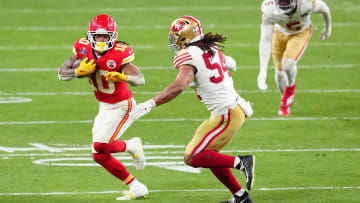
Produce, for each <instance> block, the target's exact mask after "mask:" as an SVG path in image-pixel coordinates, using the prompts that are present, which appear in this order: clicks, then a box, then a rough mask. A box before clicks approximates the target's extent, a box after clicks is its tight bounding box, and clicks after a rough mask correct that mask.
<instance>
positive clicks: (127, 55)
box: [117, 44, 135, 65]
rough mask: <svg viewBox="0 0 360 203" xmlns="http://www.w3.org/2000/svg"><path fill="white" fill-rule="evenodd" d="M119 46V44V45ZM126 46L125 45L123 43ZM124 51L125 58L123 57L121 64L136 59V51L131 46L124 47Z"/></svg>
mask: <svg viewBox="0 0 360 203" xmlns="http://www.w3.org/2000/svg"><path fill="white" fill-rule="evenodd" d="M121 45H122V44H121ZM117 46H119V44H118V45H117ZM123 46H125V45H123ZM124 48H125V49H124V52H123V54H124V55H123V59H122V62H121V64H122V65H123V64H127V63H130V62H131V61H133V60H134V59H135V53H134V50H133V49H132V48H131V47H128V46H126V47H124Z"/></svg>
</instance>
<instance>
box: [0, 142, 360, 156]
mask: <svg viewBox="0 0 360 203" xmlns="http://www.w3.org/2000/svg"><path fill="white" fill-rule="evenodd" d="M145 146H146V145H144V147H145ZM9 148H10V147H0V151H8V150H9ZM183 148H184V150H183V151H161V152H144V153H145V154H146V155H153V154H165V155H169V154H184V152H185V146H184V147H183ZM28 151H39V150H28ZM77 151H82V150H77ZM83 151H90V146H89V147H88V148H86V149H83ZM359 151H360V148H320V149H247V150H221V152H223V153H235V152H236V153H264V152H266V153H268V152H273V153H280V152H359ZM27 156H29V157H41V156H87V157H88V156H91V153H79V154H69V153H67V154H54V153H47V154H39V153H33V154H29V153H26V154H21V153H18V154H0V157H27ZM114 157H116V158H123V157H125V156H122V155H114ZM150 157H153V158H152V159H155V156H150ZM146 158H148V157H146ZM181 158H182V159H183V158H184V157H183V156H181ZM160 159H162V158H161V157H160Z"/></svg>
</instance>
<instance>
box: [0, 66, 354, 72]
mask: <svg viewBox="0 0 360 203" xmlns="http://www.w3.org/2000/svg"><path fill="white" fill-rule="evenodd" d="M359 67H360V64H316V65H306V64H305V65H298V68H299V69H334V68H341V69H343V68H345V69H348V68H359ZM140 68H141V70H172V69H174V68H173V67H172V66H144V67H140ZM269 68H270V69H272V68H274V67H273V66H270V67H269ZM237 69H238V70H244V69H256V70H258V69H259V66H258V65H244V66H237ZM57 71H59V68H9V67H0V72H57Z"/></svg>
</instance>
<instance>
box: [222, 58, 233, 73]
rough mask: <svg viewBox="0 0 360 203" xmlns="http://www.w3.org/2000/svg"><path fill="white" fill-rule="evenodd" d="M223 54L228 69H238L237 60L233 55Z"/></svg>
mask: <svg viewBox="0 0 360 203" xmlns="http://www.w3.org/2000/svg"><path fill="white" fill-rule="evenodd" d="M223 56H224V59H225V66H226V70H228V71H235V70H236V61H235V60H234V59H233V57H231V56H226V55H225V54H223Z"/></svg>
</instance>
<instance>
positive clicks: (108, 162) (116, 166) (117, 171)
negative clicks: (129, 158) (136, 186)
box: [93, 153, 135, 184]
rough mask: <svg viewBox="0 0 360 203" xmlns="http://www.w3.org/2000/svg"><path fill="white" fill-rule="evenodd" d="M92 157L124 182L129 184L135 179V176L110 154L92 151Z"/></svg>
mask: <svg viewBox="0 0 360 203" xmlns="http://www.w3.org/2000/svg"><path fill="white" fill-rule="evenodd" d="M93 158H94V160H95V161H96V162H98V163H99V164H100V165H101V166H102V167H104V168H105V169H106V170H107V171H109V172H110V173H111V174H112V175H113V176H115V177H117V178H119V179H120V180H121V181H123V182H124V183H125V184H130V183H131V182H132V181H133V180H134V179H135V177H133V176H132V175H131V174H130V173H129V172H128V171H127V170H126V168H125V166H124V165H123V164H122V163H121V162H120V161H118V160H117V159H115V158H114V157H113V156H111V155H110V154H98V153H93Z"/></svg>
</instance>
